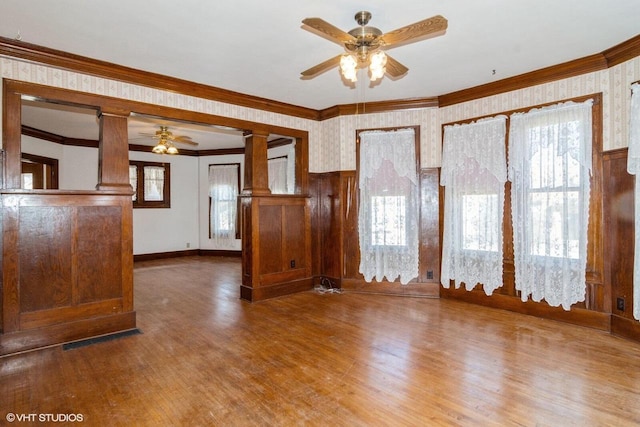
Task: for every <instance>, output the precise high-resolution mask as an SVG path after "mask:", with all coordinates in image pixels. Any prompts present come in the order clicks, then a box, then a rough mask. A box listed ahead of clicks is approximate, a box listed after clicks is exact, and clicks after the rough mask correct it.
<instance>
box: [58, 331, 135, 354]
mask: <svg viewBox="0 0 640 427" xmlns="http://www.w3.org/2000/svg"><path fill="white" fill-rule="evenodd" d="M141 333H142V331H141V330H140V329H137V328H136V329H130V330H128V331H123V332H117V333H115V334H109V335H102V336H100V337H95V338H88V339H86V340H81V341H74V342H70V343H66V344H63V345H62V349H63V350H73V349H74V348H80V347H86V346H88V345H92V344H97V343H101V342H106V341H112V340H117V339H118V338H124V337H129V336H131V335H138V334H141Z"/></svg>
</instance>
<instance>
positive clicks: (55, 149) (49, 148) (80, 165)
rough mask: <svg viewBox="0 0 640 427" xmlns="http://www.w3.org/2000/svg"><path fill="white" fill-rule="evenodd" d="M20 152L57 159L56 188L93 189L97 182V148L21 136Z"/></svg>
mask: <svg viewBox="0 0 640 427" xmlns="http://www.w3.org/2000/svg"><path fill="white" fill-rule="evenodd" d="M22 152H23V153H28V154H34V155H37V156H43V157H48V158H50V159H57V160H58V168H59V176H58V188H60V189H61V190H95V189H96V185H97V184H98V149H97V148H89V147H74V146H68V145H60V144H56V143H54V142H49V141H44V140H41V139H37V138H33V137H30V136H24V135H23V136H22Z"/></svg>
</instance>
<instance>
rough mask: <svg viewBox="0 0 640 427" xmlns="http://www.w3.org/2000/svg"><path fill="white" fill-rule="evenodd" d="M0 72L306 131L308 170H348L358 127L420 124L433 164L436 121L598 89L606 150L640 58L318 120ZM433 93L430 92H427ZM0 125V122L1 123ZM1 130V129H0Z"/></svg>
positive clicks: (617, 144)
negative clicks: (531, 82)
mask: <svg viewBox="0 0 640 427" xmlns="http://www.w3.org/2000/svg"><path fill="white" fill-rule="evenodd" d="M0 76H2V77H3V78H9V79H14V80H22V81H28V82H32V83H38V84H44V85H49V86H55V87H60V88H65V89H71V90H78V91H84V92H90V93H96V94H100V95H107V96H112V97H118V98H124V99H130V100H134V101H138V102H146V103H150V104H156V105H163V106H168V107H174V108H180V109H185V110H192V111H197V112H201V113H207V114H215V115H220V116H226V117H232V118H236V119H242V120H249V121H253V122H261V123H268V124H272V125H276V126H283V127H288V128H295V129H302V130H306V131H308V132H309V154H310V155H309V170H310V171H311V172H328V171H335V170H353V169H355V167H356V164H355V163H356V161H355V132H356V129H372V128H384V127H402V126H415V125H420V127H421V129H420V133H421V144H420V147H421V148H420V150H421V166H422V167H423V168H428V167H438V166H439V165H440V154H441V124H443V123H449V122H453V121H459V120H465V119H469V118H476V117H482V116H488V115H492V114H497V113H501V112H504V111H510V110H516V109H519V108H526V107H529V106H532V105H538V104H544V103H549V102H555V101H561V100H564V99H568V98H573V97H577V96H583V95H588V94H591V93H596V92H602V93H603V104H604V105H603V114H604V117H603V119H604V123H603V132H604V135H603V136H604V138H603V147H604V149H605V150H612V149H616V148H623V147H626V146H628V123H629V103H630V97H631V92H630V85H631V83H632V82H634V81H637V80H640V57H637V58H634V59H632V60H630V61H627V62H625V63H622V64H619V65H617V66H615V67H612V68H610V69H607V70H602V71H598V72H593V73H587V74H583V75H581V76H577V77H572V78H569V79H564V80H558V81H555V82H552V83H547V84H543V85H538V86H533V87H530V88H526V89H521V90H516V91H512V92H508V93H504V94H499V95H495V96H490V97H486V98H482V99H478V100H474V101H470V102H465V103H461V104H457V105H453V106H449V107H443V108H426V109H416V110H403V111H397V112H390V113H376V114H360V115H351V116H340V117H336V118H333V119H329V120H325V121H323V122H316V121H313V120H307V119H301V118H297V117H290V116H286V115H283V114H277V113H271V112H266V111H262V110H255V109H251V108H247V107H241V106H236V105H230V104H225V103H221V102H217V101H211V100H206V99H201V98H197V97H193V96H188V95H179V94H175V93H172V92H167V91H162V90H158V89H152V88H147V87H143V86H138V85H133V84H128V83H122V82H118V81H113V80H109V79H103V78H99V77H93V76H88V75H84V74H80V73H74V72H69V71H64V70H59V69H55V68H51V67H47V66H42V65H38V64H34V63H30V62H26V61H22V60H18V59H14V58H4V57H3V58H0ZM424 96H431V94H424ZM0 126H1V124H0ZM0 131H1V129H0Z"/></svg>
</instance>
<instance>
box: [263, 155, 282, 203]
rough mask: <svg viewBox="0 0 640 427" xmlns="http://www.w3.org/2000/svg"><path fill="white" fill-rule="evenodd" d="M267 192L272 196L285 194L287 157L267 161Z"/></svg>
mask: <svg viewBox="0 0 640 427" xmlns="http://www.w3.org/2000/svg"><path fill="white" fill-rule="evenodd" d="M267 172H268V174H269V190H271V193H273V194H287V157H276V158H275V159H269V160H268V161H267Z"/></svg>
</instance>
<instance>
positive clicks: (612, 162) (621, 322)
mask: <svg viewBox="0 0 640 427" xmlns="http://www.w3.org/2000/svg"><path fill="white" fill-rule="evenodd" d="M627 154H628V149H626V148H623V149H619V150H613V151H609V152H606V153H604V156H603V160H604V161H603V166H604V176H605V182H604V203H603V204H604V224H605V230H606V233H605V236H604V252H605V273H604V276H605V283H606V285H607V286H606V287H608V288H609V289H610V290H611V301H610V302H609V304H610V312H611V314H612V315H611V333H612V334H614V335H619V336H622V337H625V338H629V339H633V340H636V341H640V323H639V322H638V321H637V320H635V319H634V317H633V304H634V301H633V269H634V259H635V255H634V252H635V250H634V243H635V223H634V221H635V215H636V213H635V212H634V211H635V209H634V205H635V199H634V198H635V195H634V177H633V176H632V175H630V174H629V173H628V172H627Z"/></svg>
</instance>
